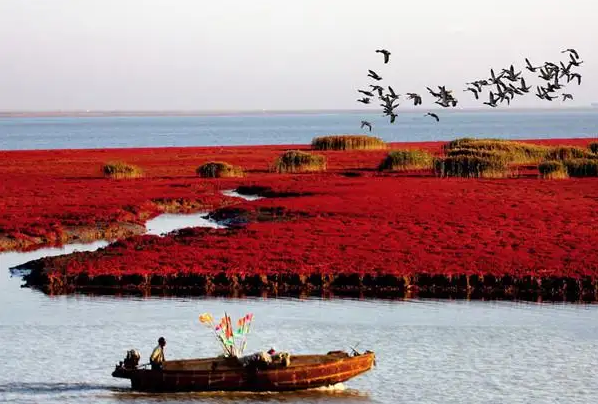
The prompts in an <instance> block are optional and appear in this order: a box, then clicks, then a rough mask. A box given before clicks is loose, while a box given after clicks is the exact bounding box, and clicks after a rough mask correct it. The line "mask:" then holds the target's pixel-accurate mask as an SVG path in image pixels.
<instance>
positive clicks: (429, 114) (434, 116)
mask: <svg viewBox="0 0 598 404" xmlns="http://www.w3.org/2000/svg"><path fill="white" fill-rule="evenodd" d="M424 116H431V117H432V118H434V119H436V122H438V121H440V118H439V117H438V115H436V114H435V113H434V112H428V113H427V114H426V115H424Z"/></svg>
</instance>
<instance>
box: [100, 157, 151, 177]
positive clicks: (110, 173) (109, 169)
mask: <svg viewBox="0 0 598 404" xmlns="http://www.w3.org/2000/svg"><path fill="white" fill-rule="evenodd" d="M102 173H103V174H104V176H106V177H109V178H113V179H127V178H139V177H142V176H143V171H142V170H141V168H139V167H137V166H134V165H132V164H127V163H124V162H122V161H113V162H109V163H106V164H104V166H103V167H102Z"/></svg>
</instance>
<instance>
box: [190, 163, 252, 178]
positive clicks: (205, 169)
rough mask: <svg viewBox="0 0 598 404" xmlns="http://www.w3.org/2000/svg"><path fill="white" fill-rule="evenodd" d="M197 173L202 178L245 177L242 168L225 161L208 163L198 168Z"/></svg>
mask: <svg viewBox="0 0 598 404" xmlns="http://www.w3.org/2000/svg"><path fill="white" fill-rule="evenodd" d="M195 172H196V173H197V175H199V176H200V177H202V178H232V177H243V176H244V175H245V173H244V172H243V169H242V168H241V167H238V166H234V165H232V164H229V163H226V162H224V161H210V162H207V163H205V164H202V165H200V166H199V167H197V169H196V170H195Z"/></svg>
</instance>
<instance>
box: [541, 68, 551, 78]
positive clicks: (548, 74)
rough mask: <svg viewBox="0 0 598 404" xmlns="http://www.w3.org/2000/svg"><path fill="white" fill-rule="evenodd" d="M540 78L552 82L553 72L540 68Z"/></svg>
mask: <svg viewBox="0 0 598 404" xmlns="http://www.w3.org/2000/svg"><path fill="white" fill-rule="evenodd" d="M538 77H540V78H541V79H542V80H545V81H550V80H551V79H552V72H551V71H549V70H548V69H546V68H545V67H541V68H540V76H538Z"/></svg>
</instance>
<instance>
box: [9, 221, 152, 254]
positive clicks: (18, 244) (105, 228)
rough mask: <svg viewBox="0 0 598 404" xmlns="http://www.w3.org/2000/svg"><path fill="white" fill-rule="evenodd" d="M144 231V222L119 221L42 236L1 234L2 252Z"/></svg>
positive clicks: (75, 242) (83, 241)
mask: <svg viewBox="0 0 598 404" xmlns="http://www.w3.org/2000/svg"><path fill="white" fill-rule="evenodd" d="M143 233H145V226H143V225H142V224H139V223H128V222H117V223H110V224H105V225H102V224H98V225H95V226H79V227H67V228H65V229H57V231H56V232H54V233H50V234H44V235H40V236H32V235H25V234H21V235H18V236H14V235H1V234H0V252H2V251H29V250H32V249H37V248H42V247H55V246H62V245H65V244H77V243H90V242H93V241H97V240H117V239H121V238H126V237H130V236H134V235H138V234H143Z"/></svg>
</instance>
